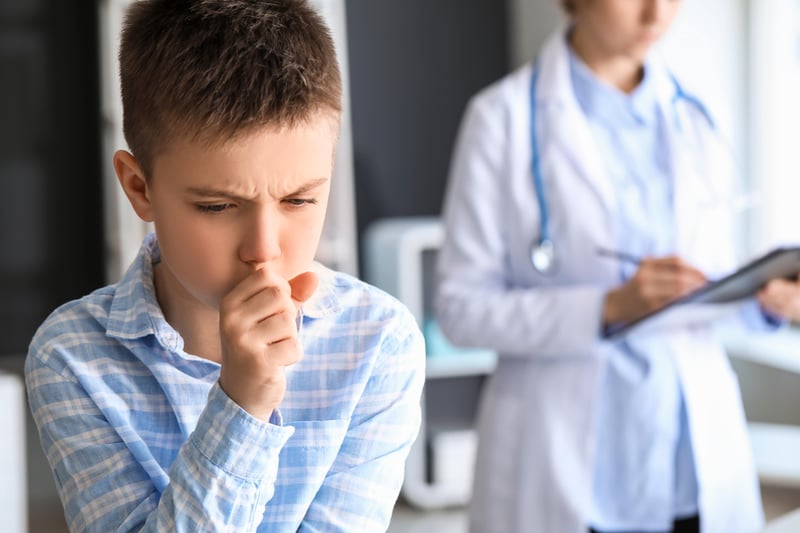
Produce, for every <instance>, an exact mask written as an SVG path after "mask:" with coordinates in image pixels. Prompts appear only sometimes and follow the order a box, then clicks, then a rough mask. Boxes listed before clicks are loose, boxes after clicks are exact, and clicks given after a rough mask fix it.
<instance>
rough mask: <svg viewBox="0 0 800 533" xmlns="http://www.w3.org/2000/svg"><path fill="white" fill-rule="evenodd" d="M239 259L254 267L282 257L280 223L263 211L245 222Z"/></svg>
mask: <svg viewBox="0 0 800 533" xmlns="http://www.w3.org/2000/svg"><path fill="white" fill-rule="evenodd" d="M243 223H244V224H245V227H244V228H242V235H243V237H242V240H241V244H240V245H239V258H240V259H241V260H242V261H243V262H245V263H248V264H250V265H252V266H254V267H258V266H260V265H264V264H266V263H269V262H270V261H273V260H274V259H276V258H278V257H280V255H281V247H280V239H279V234H280V231H279V222H278V220H277V218H276V217H275V216H271V215H270V214H269V213H267V212H266V210H265V211H262V212H260V213H258V214H256V215H255V216H253V217H248V219H247V220H246V221H243Z"/></svg>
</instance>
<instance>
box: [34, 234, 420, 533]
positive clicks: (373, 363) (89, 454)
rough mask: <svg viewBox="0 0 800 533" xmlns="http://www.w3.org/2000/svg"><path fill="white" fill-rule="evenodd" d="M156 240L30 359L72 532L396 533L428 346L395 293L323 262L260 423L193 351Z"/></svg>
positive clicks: (57, 323) (39, 339)
mask: <svg viewBox="0 0 800 533" xmlns="http://www.w3.org/2000/svg"><path fill="white" fill-rule="evenodd" d="M158 259H159V252H158V245H157V241H156V239H155V236H154V235H151V236H149V237H148V238H147V239H146V240H145V242H144V244H143V246H142V249H141V251H140V253H139V256H138V258H137V259H136V261H135V262H134V263H133V265H132V266H131V268H130V269H129V270H128V272H127V273H126V275H125V277H124V278H123V279H122V280H121V281H120V282H119V283H118V284H116V285H113V286H109V287H105V288H103V289H100V290H98V291H95V292H94V293H92V294H90V295H88V296H86V297H84V298H82V299H80V300H76V301H73V302H70V303H68V304H66V305H64V306H62V307H60V308H59V309H58V310H56V311H55V312H54V313H53V314H52V315H51V316H50V317H49V318H48V319H47V320H46V321H45V323H44V324H43V325H42V326H41V327H40V328H39V331H38V332H37V333H36V335H35V337H34V339H33V341H32V342H31V346H30V350H29V353H28V358H27V361H26V369H25V375H26V382H27V386H28V396H29V401H30V406H31V410H32V412H33V417H34V419H35V421H36V424H37V426H38V428H39V435H40V438H41V444H42V447H43V449H44V452H45V454H46V456H47V458H48V460H49V462H50V465H51V467H52V469H53V472H54V476H55V480H56V485H57V486H58V490H59V493H60V495H61V500H62V503H63V505H64V509H65V513H66V517H67V521H68V523H69V526H70V529H71V530H72V531H98V532H102V533H108V532H109V531H131V530H137V531H138V530H144V531H191V532H197V531H215V532H216V531H270V532H275V531H298V530H299V531H326V532H328V531H347V532H355V531H365V532H370V533H371V532H375V531H382V530H385V529H386V528H387V526H388V523H389V520H390V517H391V513H392V508H393V505H394V502H395V500H396V498H397V494H398V492H399V490H400V486H401V483H402V479H403V471H404V463H405V459H406V456H407V455H408V451H409V448H410V446H411V444H412V443H413V441H414V439H415V437H416V435H417V431H418V429H419V424H420V403H419V400H420V394H421V390H422V384H423V380H424V357H425V349H424V345H423V340H422V335H421V334H420V332H419V328H418V327H417V324H416V322H415V320H414V318H413V316H412V315H411V314H410V313H409V312H408V310H407V309H405V308H404V307H403V306H402V305H401V304H399V303H398V302H397V301H396V300H394V299H393V298H391V297H389V296H387V295H386V294H384V293H382V292H380V291H379V290H377V289H375V288H372V287H369V286H368V285H366V284H364V283H361V282H360V281H358V280H356V279H354V278H352V277H350V276H347V275H344V274H339V273H334V272H331V271H329V270H326V269H324V268H321V267H320V269H319V270H320V287H319V288H318V289H317V292H316V293H315V295H314V296H313V297H312V299H311V300H309V301H308V302H306V303H305V305H304V306H303V318H302V321H301V327H300V340H301V342H302V344H303V347H304V356H303V358H302V359H301V361H300V362H298V363H297V364H295V365H293V366H291V367H289V368H288V369H287V390H286V396H285V398H284V401H283V403H282V404H281V407H280V411H279V412H277V411H276V413H275V414H274V415H273V417H272V419H271V420H270V421H269V423H267V422H262V421H260V420H257V419H255V418H253V417H251V416H250V415H249V414H247V413H246V412H245V411H244V410H242V409H241V408H240V407H239V406H238V405H237V404H235V403H234V402H233V401H231V400H230V398H228V397H227V396H226V395H225V393H224V392H223V391H222V390H221V389H220V387H219V385H218V384H217V379H218V377H219V369H220V367H219V365H218V364H217V363H214V362H211V361H208V360H205V359H202V358H199V357H195V356H193V355H190V354H187V353H186V352H184V351H183V340H182V338H181V337H180V335H179V334H178V333H177V332H176V331H175V330H174V329H173V328H172V327H171V326H170V325H169V324H168V323H167V322H166V321H165V320H164V315H163V313H162V312H161V309H160V307H159V305H158V302H157V301H156V298H155V291H154V288H153V263H154V262H157V261H158Z"/></svg>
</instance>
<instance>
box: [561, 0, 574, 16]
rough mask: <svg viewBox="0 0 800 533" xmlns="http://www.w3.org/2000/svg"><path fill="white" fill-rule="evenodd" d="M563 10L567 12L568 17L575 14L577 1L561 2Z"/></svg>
mask: <svg viewBox="0 0 800 533" xmlns="http://www.w3.org/2000/svg"><path fill="white" fill-rule="evenodd" d="M561 8H562V9H563V10H564V11H566V12H567V15H573V14H575V0H561Z"/></svg>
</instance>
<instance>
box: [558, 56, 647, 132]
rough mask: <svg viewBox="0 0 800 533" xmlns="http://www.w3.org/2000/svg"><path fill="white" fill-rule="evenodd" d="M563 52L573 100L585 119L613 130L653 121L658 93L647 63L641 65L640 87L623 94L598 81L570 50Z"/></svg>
mask: <svg viewBox="0 0 800 533" xmlns="http://www.w3.org/2000/svg"><path fill="white" fill-rule="evenodd" d="M567 48H568V50H569V64H570V76H571V78H572V85H573V87H574V91H575V97H576V98H577V100H578V103H579V104H580V106H581V108H582V109H583V111H584V113H586V115H587V116H589V117H593V118H595V119H597V120H599V121H601V122H603V123H605V124H609V125H616V126H619V125H623V126H636V125H650V124H652V123H653V122H654V121H655V120H657V113H658V91H657V90H656V84H655V80H654V79H653V78H654V77H653V75H652V73H653V67H652V65H651V63H650V62H649V61H648V62H646V63H645V65H644V77H643V78H642V81H641V83H640V84H639V85H638V86H637V87H636V88H635V89H634V90H633V92H632V93H630V94H625V93H624V92H622V91H620V90H619V89H617V88H615V87H612V86H611V85H609V84H608V83H605V82H604V81H602V80H600V79H599V78H598V77H597V75H596V74H594V72H592V71H591V69H589V67H588V66H587V65H586V64H585V63H584V62H583V61H582V60H581V59H580V58H579V57H578V55H577V54H576V53H575V52H574V50H573V49H572V47H570V46H567Z"/></svg>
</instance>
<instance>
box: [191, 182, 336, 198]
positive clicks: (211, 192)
mask: <svg viewBox="0 0 800 533" xmlns="http://www.w3.org/2000/svg"><path fill="white" fill-rule="evenodd" d="M328 180H329V178H316V179H312V180H309V181H307V182H306V183H303V184H302V185H300V186H299V187H298V188H297V189H295V190H294V191H292V192H290V193H288V194H284V195H282V196H294V195H297V194H305V193H307V192H308V191H310V190H313V189H315V188H317V187H319V186H320V185H323V184H324V183H326V182H327V181H328ZM186 192H188V193H189V194H192V195H194V196H200V197H202V198H230V199H231V200H236V201H245V200H247V198H244V197H242V196H238V195H236V194H233V193H231V192H230V191H225V190H222V189H211V188H207V187H187V188H186Z"/></svg>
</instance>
